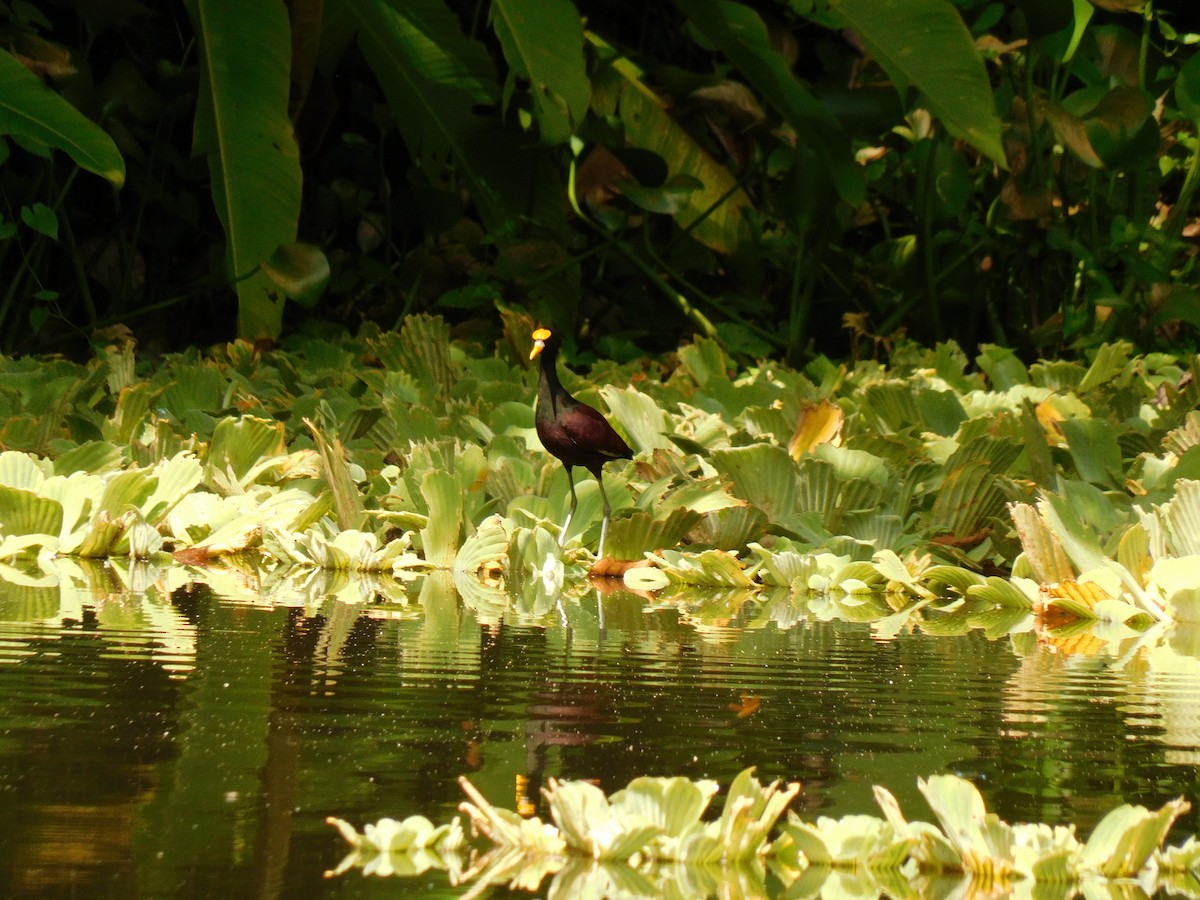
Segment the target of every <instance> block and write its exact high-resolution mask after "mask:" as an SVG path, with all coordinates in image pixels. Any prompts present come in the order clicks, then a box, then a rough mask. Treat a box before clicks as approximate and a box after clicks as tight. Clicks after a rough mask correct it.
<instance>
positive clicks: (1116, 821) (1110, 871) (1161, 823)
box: [1082, 799, 1189, 878]
mask: <svg viewBox="0 0 1200 900" xmlns="http://www.w3.org/2000/svg"><path fill="white" fill-rule="evenodd" d="M1188 806H1189V804H1188V803H1187V802H1186V801H1184V800H1182V799H1178V800H1171V801H1169V802H1167V803H1166V804H1164V805H1163V806H1162V807H1161V808H1159V809H1157V810H1154V811H1150V810H1148V809H1146V808H1145V807H1144V806H1131V805H1125V806H1119V807H1117V808H1116V809H1114V810H1113V811H1112V812H1110V813H1109V814H1108V815H1106V816H1105V817H1104V818H1103V819H1101V820H1100V824H1099V825H1097V826H1096V828H1095V830H1094V831H1093V832H1092V833H1091V835H1090V836H1089V837H1088V840H1087V844H1085V845H1084V848H1083V860H1082V862H1083V865H1084V866H1085V867H1086V868H1088V869H1091V870H1093V871H1096V872H1099V873H1100V874H1101V875H1103V876H1104V877H1106V878H1131V877H1133V876H1135V875H1137V874H1138V872H1140V871H1141V870H1142V867H1143V866H1145V865H1146V862H1147V861H1148V860H1149V859H1150V855H1151V854H1152V853H1153V852H1154V851H1155V850H1157V849H1158V847H1159V846H1160V845H1161V844H1162V842H1163V840H1165V839H1166V836H1167V832H1168V831H1170V830H1171V825H1172V824H1173V823H1174V821H1175V820H1176V819H1177V818H1179V816H1181V815H1183V813H1184V812H1185V811H1186V810H1187V809H1188Z"/></svg>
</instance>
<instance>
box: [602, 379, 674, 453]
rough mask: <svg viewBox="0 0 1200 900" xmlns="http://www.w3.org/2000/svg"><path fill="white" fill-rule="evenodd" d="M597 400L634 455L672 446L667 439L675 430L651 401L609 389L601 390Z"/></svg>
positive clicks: (631, 391) (630, 390)
mask: <svg viewBox="0 0 1200 900" xmlns="http://www.w3.org/2000/svg"><path fill="white" fill-rule="evenodd" d="M600 396H602V397H603V398H604V402H605V403H607V404H608V408H609V409H610V410H612V414H613V418H614V419H616V420H617V424H619V425H620V426H621V428H622V429H623V430H624V431H625V435H626V436H627V437H628V438H629V442H630V445H631V446H632V447H633V451H634V453H640V452H641V451H643V450H653V449H655V448H659V447H663V448H666V447H671V446H672V444H671V441H670V440H669V439H668V438H667V435H668V434H670V433H671V432H673V431H674V430H675V426H674V424H673V423H672V421H671V417H670V416H668V415H667V414H666V413H665V412H663V411H662V410H661V409H659V407H658V404H656V403H655V402H654V400H653V399H652V398H651V397H648V396H647V395H646V394H643V393H641V392H640V391H636V390H634V389H633V388H627V389H625V390H623V391H622V390H620V389H618V388H615V387H612V386H611V385H606V386H604V387H602V388H601V389H600Z"/></svg>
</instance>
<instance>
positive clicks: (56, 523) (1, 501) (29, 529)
mask: <svg viewBox="0 0 1200 900" xmlns="http://www.w3.org/2000/svg"><path fill="white" fill-rule="evenodd" d="M0 523H3V533H4V534H5V535H6V536H7V535H32V534H45V535H52V536H54V537H57V536H58V533H59V531H60V530H61V529H62V523H63V508H62V504H60V503H59V502H58V501H57V500H52V499H50V498H48V497H39V496H38V495H37V494H35V493H33V492H32V491H28V490H22V489H21V488H14V487H8V486H7V485H0Z"/></svg>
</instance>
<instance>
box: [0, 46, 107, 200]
mask: <svg viewBox="0 0 1200 900" xmlns="http://www.w3.org/2000/svg"><path fill="white" fill-rule="evenodd" d="M0 134H12V135H16V136H19V137H28V138H33V139H34V140H36V141H38V142H40V143H42V144H45V145H46V146H48V147H53V148H55V149H57V150H62V151H64V152H65V153H67V154H68V155H69V156H70V157H71V159H73V160H74V161H75V164H76V165H77V166H79V167H80V168H82V169H87V170H88V171H89V172H94V173H96V174H97V175H99V176H100V177H101V178H105V179H107V180H108V181H110V182H112V184H113V185H114V186H115V187H118V188H119V187H121V186H122V185H123V184H124V183H125V160H124V159H123V158H122V156H121V153H120V151H119V150H117V145H116V144H114V143H113V140H112V138H110V137H109V136H108V134H106V133H105V132H104V130H103V129H102V128H101V127H100V126H99V125H97V124H96V123H94V122H92V121H90V120H89V119H88V118H87V117H85V116H84V115H83V113H81V112H80V111H79V110H77V109H76V108H75V107H74V106H72V105H71V104H70V103H68V102H67V101H66V100H64V99H63V98H62V97H61V96H59V95H58V94H56V93H55V92H54V91H52V90H51V89H50V88H48V87H47V86H46V85H45V84H44V83H43V82H42V80H41V79H40V78H38V77H37V76H36V75H34V74H33V73H32V72H30V71H29V70H28V69H26V68H25V67H24V66H23V65H21V63H20V62H18V61H17V60H16V58H14V57H13V56H12V54H10V53H8V52H7V51H5V50H0Z"/></svg>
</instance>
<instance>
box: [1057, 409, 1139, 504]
mask: <svg viewBox="0 0 1200 900" xmlns="http://www.w3.org/2000/svg"><path fill="white" fill-rule="evenodd" d="M1058 427H1059V429H1060V430H1061V431H1062V433H1063V436H1064V437H1065V438H1066V439H1067V448H1068V449H1069V450H1070V451H1071V458H1072V459H1073V460H1074V461H1075V468H1076V469H1077V470H1078V471H1079V474H1080V475H1081V476H1083V478H1084V479H1085V480H1086V481H1088V482H1090V483H1091V484H1097V485H1102V486H1104V487H1110V488H1111V487H1116V486H1117V485H1119V484H1120V483H1121V472H1122V471H1124V470H1123V468H1122V466H1121V448H1120V447H1119V446H1118V444H1117V432H1116V429H1114V428H1113V427H1112V425H1111V424H1110V423H1108V422H1105V421H1101V420H1099V419H1064V420H1063V421H1062V422H1059V423H1058Z"/></svg>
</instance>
